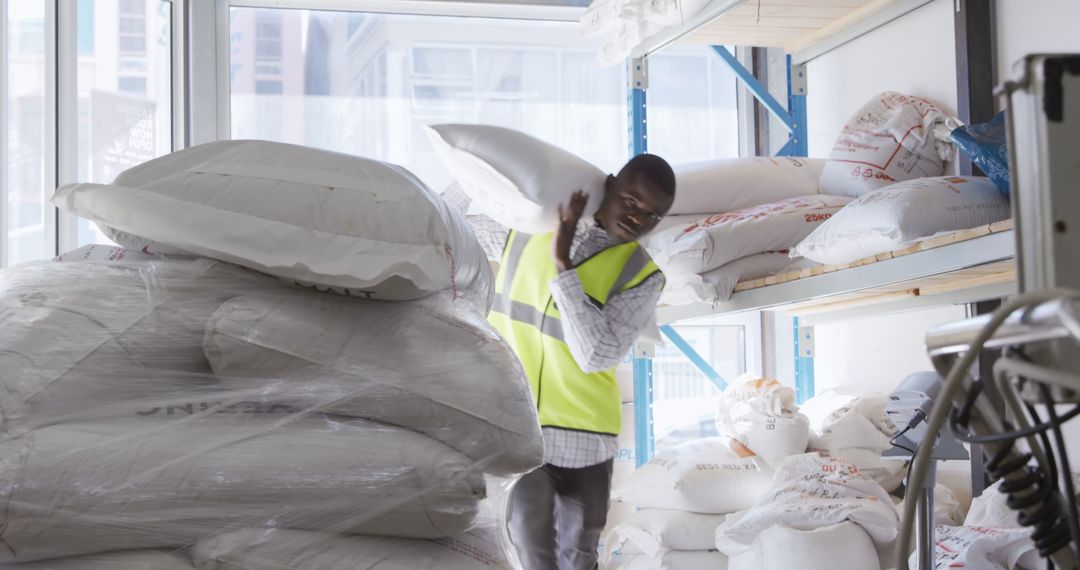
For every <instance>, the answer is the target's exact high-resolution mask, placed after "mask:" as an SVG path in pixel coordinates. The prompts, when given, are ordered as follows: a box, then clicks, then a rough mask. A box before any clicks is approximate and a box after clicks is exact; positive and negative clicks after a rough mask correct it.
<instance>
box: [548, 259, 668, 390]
mask: <svg viewBox="0 0 1080 570" xmlns="http://www.w3.org/2000/svg"><path fill="white" fill-rule="evenodd" d="M550 286H551V296H552V297H554V299H555V303H556V305H557V306H558V308H559V314H560V315H561V317H562V323H563V333H564V334H565V335H566V343H567V344H568V345H569V346H570V354H572V355H573V356H574V360H576V361H577V363H578V366H579V367H581V370H582V371H583V372H599V371H601V370H606V369H608V368H611V367H612V366H615V365H617V364H618V363H619V361H620V360H621V359H622V357H623V356H625V355H626V353H628V352H630V349H631V348H632V347H633V344H634V341H635V340H637V337H638V335H639V334H641V331H642V330H644V329H645V327H646V326H647V325H648V324H649V318H650V317H651V316H652V314H653V311H654V310H655V309H656V303H657V301H658V300H659V299H660V291H661V290H662V289H663V288H664V276H663V274H661V273H659V272H657V273H655V274H654V275H652V276H651V277H649V278H648V279H646V280H645V281H643V282H642V283H641V284H639V285H638V286H637V287H634V288H633V289H630V290H627V291H623V292H622V293H619V294H616V295H612V296H611V298H609V299H608V302H607V304H606V305H604V306H603V307H602V308H601V307H598V306H597V305H596V304H595V302H594V301H593V300H592V299H591V298H590V297H589V296H588V295H586V294H585V289H584V288H583V287H582V285H581V280H580V279H579V278H578V275H577V272H576V271H573V270H571V271H566V272H563V273H560V274H559V276H558V277H557V278H556V279H554V280H553V281H552V282H551V283H550Z"/></svg>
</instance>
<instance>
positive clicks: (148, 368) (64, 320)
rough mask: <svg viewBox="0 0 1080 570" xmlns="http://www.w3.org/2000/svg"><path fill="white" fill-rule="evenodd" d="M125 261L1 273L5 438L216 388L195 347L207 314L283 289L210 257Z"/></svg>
mask: <svg viewBox="0 0 1080 570" xmlns="http://www.w3.org/2000/svg"><path fill="white" fill-rule="evenodd" d="M85 253H86V254H88V255H89V254H91V253H92V252H89V251H87V252H85ZM117 255H119V254H116V253H115V252H113V253H112V254H110V255H109V257H113V258H115V257H117ZM121 257H123V256H121ZM137 257H139V256H137ZM124 259H127V258H126V257H124V258H123V259H121V260H120V261H93V260H87V261H70V262H53V261H46V262H40V263H33V264H24V265H21V266H19V267H17V268H8V269H4V270H2V271H0V432H3V433H4V435H6V436H13V435H18V434H20V433H23V432H24V431H26V430H27V429H32V428H35V427H41V426H45V425H50V424H52V423H56V422H58V421H64V420H65V419H71V417H73V416H78V417H83V418H86V417H109V416H111V415H112V412H110V411H109V408H110V407H112V406H114V405H116V404H120V403H130V402H133V401H138V400H146V399H157V398H163V397H167V396H173V395H177V394H183V393H185V392H186V391H190V390H193V389H197V388H200V387H204V386H207V385H214V384H216V383H217V380H216V379H215V378H214V377H213V376H212V375H211V374H210V364H209V363H208V362H207V360H206V357H205V356H204V355H203V349H202V339H203V334H204V333H205V329H206V323H207V321H208V320H209V319H210V316H211V315H213V314H214V311H215V310H217V308H218V307H219V306H220V305H221V303H222V302H224V301H225V300H227V299H229V298H230V297H232V296H235V295H238V294H240V293H241V292H244V291H248V292H257V291H260V290H261V291H281V290H287V288H286V286H285V285H284V284H283V283H281V281H279V280H278V279H274V278H271V277H266V276H264V275H261V274H258V273H255V272H253V271H247V270H244V269H242V268H238V267H235V266H232V265H229V264H225V263H221V262H217V261H211V260H208V259H156V260H151V261H125V260H124Z"/></svg>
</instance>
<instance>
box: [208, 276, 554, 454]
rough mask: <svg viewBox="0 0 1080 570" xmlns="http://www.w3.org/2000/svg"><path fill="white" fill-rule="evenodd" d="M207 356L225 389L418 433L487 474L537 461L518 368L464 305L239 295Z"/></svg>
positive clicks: (216, 328) (217, 326) (220, 321)
mask: <svg viewBox="0 0 1080 570" xmlns="http://www.w3.org/2000/svg"><path fill="white" fill-rule="evenodd" d="M205 349H206V356H207V358H209V360H210V363H211V364H212V365H213V368H214V372H215V373H216V374H217V375H218V377H220V378H221V382H222V384H223V385H225V386H227V387H231V388H241V389H249V388H254V389H258V390H261V393H262V394H263V395H264V396H265V397H267V398H271V399H278V400H280V401H284V402H292V403H295V404H297V405H299V406H301V407H305V408H306V407H309V406H314V407H315V409H319V410H321V411H325V412H329V413H334V414H340V415H344V416H351V417H360V418H368V419H374V420H378V421H380V422H385V423H390V424H394V425H398V426H403V427H407V428H410V429H414V430H417V431H420V432H423V433H425V434H427V435H429V436H431V437H433V438H435V439H437V440H439V441H442V442H443V443H446V444H447V445H450V446H451V447H453V448H455V449H458V450H460V451H462V452H463V453H465V454H466V455H467V456H469V457H471V458H473V459H474V460H476V461H478V462H481V463H482V464H483V466H484V468H485V471H489V472H500V473H502V472H505V473H515V472H523V471H528V470H531V469H533V468H535V467H537V466H539V465H540V464H541V463H542V459H543V439H542V437H541V434H540V422H539V420H538V418H537V414H536V406H535V405H534V403H533V398H532V394H531V392H530V390H529V384H528V381H527V380H526V378H525V376H524V373H523V372H522V369H521V365H520V363H519V362H518V359H517V357H516V356H515V355H514V353H513V352H512V351H511V349H510V347H509V346H508V345H507V344H506V343H505V342H503V341H502V339H500V338H499V337H498V335H497V334H496V333H495V331H494V330H493V329H492V328H491V327H490V326H489V325H488V324H487V322H486V321H485V320H484V319H483V318H481V317H480V316H479V315H477V314H475V312H473V311H470V310H467V308H462V309H461V310H459V311H453V312H447V311H442V310H436V309H434V308H432V307H431V306H430V305H429V303H428V302H427V301H424V302H417V303H379V302H375V301H364V300H360V299H348V298H343V297H338V296H332V295H323V294H319V293H308V294H305V293H299V292H298V293H296V294H294V295H289V296H280V295H267V296H254V295H253V296H245V297H238V298H236V299H233V300H230V301H228V302H227V303H225V304H223V305H222V306H221V308H220V309H219V310H218V311H217V312H216V313H215V314H214V316H213V318H212V319H211V320H210V323H209V325H208V326H207V331H206V339H205Z"/></svg>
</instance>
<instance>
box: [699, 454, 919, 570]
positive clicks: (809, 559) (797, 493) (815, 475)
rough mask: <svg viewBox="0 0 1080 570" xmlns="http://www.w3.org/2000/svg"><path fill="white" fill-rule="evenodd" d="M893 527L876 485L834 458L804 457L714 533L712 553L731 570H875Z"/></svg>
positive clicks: (788, 464) (787, 463)
mask: <svg viewBox="0 0 1080 570" xmlns="http://www.w3.org/2000/svg"><path fill="white" fill-rule="evenodd" d="M899 522H900V519H899V516H898V515H897V513H896V511H895V510H894V508H893V504H892V500H891V499H890V498H889V495H888V493H886V492H885V490H884V489H882V488H881V486H880V485H878V484H877V483H875V482H874V481H873V480H871V479H870V478H868V477H866V476H865V475H863V474H862V473H861V472H860V471H859V470H858V469H857V468H855V467H854V466H852V465H851V464H849V463H847V462H845V461H843V460H841V459H838V458H835V457H823V456H821V455H818V454H814V453H808V454H803V455H796V456H792V457H789V458H787V459H785V460H784V462H783V463H781V465H780V467H779V468H777V470H776V473H775V480H774V483H773V485H772V488H770V489H769V490H768V492H767V493H766V494H765V496H764V497H763V498H762V499H761V500H760V501H758V502H757V503H756V504H755V505H754V506H753V507H751V508H750V509H748V510H747V511H746V512H744V513H739V514H738V515H734V516H732V517H729V518H728V520H727V521H726V522H725V523H724V524H723V525H721V526H720V528H719V529H717V531H716V546H717V548H718V549H719V550H720V551H721V552H723V553H724V554H726V555H728V557H729V563H728V568H729V569H733V570H775V569H778V568H799V569H801V570H826V569H834V568H853V569H854V568H859V569H877V568H880V567H881V566H880V563H881V561H880V558H879V555H878V552H879V551H881V550H888V549H889V548H890V547H891V546H892V544H893V542H894V541H895V539H896V536H897V533H898V532H899Z"/></svg>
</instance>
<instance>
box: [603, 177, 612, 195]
mask: <svg viewBox="0 0 1080 570" xmlns="http://www.w3.org/2000/svg"><path fill="white" fill-rule="evenodd" d="M614 188H615V175H614V174H608V175H607V179H605V180H604V195H605V196H606V195H608V194H610V193H611V192H612V190H613V189H614Z"/></svg>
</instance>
